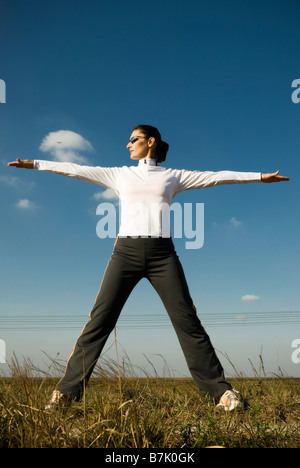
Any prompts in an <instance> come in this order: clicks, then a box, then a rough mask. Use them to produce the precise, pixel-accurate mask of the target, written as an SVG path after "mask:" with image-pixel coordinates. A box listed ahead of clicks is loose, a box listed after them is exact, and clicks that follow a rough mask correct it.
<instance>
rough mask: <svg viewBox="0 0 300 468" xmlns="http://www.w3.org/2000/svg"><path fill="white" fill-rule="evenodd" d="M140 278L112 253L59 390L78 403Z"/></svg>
mask: <svg viewBox="0 0 300 468" xmlns="http://www.w3.org/2000/svg"><path fill="white" fill-rule="evenodd" d="M139 279H140V274H139V272H138V271H137V269H135V268H134V266H132V265H131V264H129V262H128V260H127V259H126V258H124V257H123V256H121V255H120V254H119V253H117V252H114V253H113V255H112V257H111V259H110V261H109V263H108V265H107V268H106V270H105V274H104V277H103V280H102V283H101V286H100V290H99V293H98V295H97V298H96V301H95V304H94V307H93V309H92V310H91V313H90V317H89V321H88V323H87V324H86V326H85V327H84V328H83V330H82V332H81V334H80V336H79V338H78V340H77V341H76V344H75V347H74V349H73V352H72V354H71V356H70V358H69V360H68V363H67V366H66V370H65V374H64V376H63V378H62V380H61V381H60V382H59V384H58V387H57V388H58V390H59V391H60V392H61V393H63V394H64V395H68V396H70V398H73V399H77V400H79V399H80V398H81V396H82V392H83V388H84V385H86V384H87V382H88V380H89V378H90V376H91V374H92V372H93V369H94V367H95V365H96V363H97V360H98V358H99V356H100V353H101V351H102V349H103V347H104V345H105V343H106V341H107V338H108V337H109V335H110V333H111V332H112V330H113V329H114V327H115V324H116V322H117V319H118V317H119V314H120V312H121V310H122V307H123V305H124V304H125V302H126V299H127V298H128V296H129V294H130V293H131V291H132V289H133V288H134V286H135V285H136V284H137V282H138V281H139Z"/></svg>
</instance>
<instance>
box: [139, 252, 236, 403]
mask: <svg viewBox="0 0 300 468" xmlns="http://www.w3.org/2000/svg"><path fill="white" fill-rule="evenodd" d="M159 263H160V264H159V266H158V264H157V263H156V264H155V262H154V263H153V264H152V267H151V268H149V269H148V275H149V280H150V282H151V284H152V285H153V286H154V288H155V289H156V291H157V292H158V294H159V296H160V297H161V299H162V301H163V303H164V305H165V308H166V310H167V312H168V314H169V316H170V319H171V321H172V324H173V326H174V328H175V331H176V334H177V336H178V339H179V342H180V345H181V348H182V350H183V353H184V356H185V359H186V362H187V365H188V367H189V370H190V372H191V375H192V377H193V379H194V381H195V383H196V385H197V386H198V389H199V391H200V393H201V394H202V395H203V396H206V395H208V396H209V397H211V398H213V399H217V398H218V397H220V396H221V395H222V394H223V393H224V392H225V391H226V390H228V389H231V388H232V387H231V385H230V384H229V383H228V382H226V381H225V377H224V371H223V368H222V365H221V363H220V361H219V359H218V357H217V355H216V352H215V350H214V348H213V346H212V343H211V341H210V338H209V336H208V335H207V333H206V331H205V329H204V327H203V326H202V324H201V322H200V320H199V318H198V316H197V313H196V309H195V307H194V304H193V301H192V299H191V296H190V293H189V289H188V285H187V282H186V278H185V275H184V271H183V268H182V265H181V263H180V261H179V259H178V257H177V255H176V253H175V252H174V253H173V254H170V255H169V256H168V257H167V258H164V259H163V260H161V261H160V262H159Z"/></svg>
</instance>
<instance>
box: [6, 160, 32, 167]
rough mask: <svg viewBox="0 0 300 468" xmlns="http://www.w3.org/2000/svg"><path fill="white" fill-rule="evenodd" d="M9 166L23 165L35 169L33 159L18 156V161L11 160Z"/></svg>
mask: <svg viewBox="0 0 300 468" xmlns="http://www.w3.org/2000/svg"><path fill="white" fill-rule="evenodd" d="M7 165H8V166H13V167H23V168H25V169H34V167H33V159H19V158H17V160H16V161H12V162H9V163H8V164H7Z"/></svg>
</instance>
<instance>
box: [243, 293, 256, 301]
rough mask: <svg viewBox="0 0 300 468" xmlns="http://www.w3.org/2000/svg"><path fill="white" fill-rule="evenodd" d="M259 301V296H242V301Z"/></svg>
mask: <svg viewBox="0 0 300 468" xmlns="http://www.w3.org/2000/svg"><path fill="white" fill-rule="evenodd" d="M259 299H260V297H259V296H254V295H253V294H245V296H242V301H258V300H259Z"/></svg>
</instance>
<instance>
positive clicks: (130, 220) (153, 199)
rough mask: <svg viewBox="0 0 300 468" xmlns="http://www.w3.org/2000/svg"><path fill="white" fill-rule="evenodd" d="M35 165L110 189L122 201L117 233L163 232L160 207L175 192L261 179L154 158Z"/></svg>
mask: <svg viewBox="0 0 300 468" xmlns="http://www.w3.org/2000/svg"><path fill="white" fill-rule="evenodd" d="M34 168H35V169H37V170H40V171H49V172H53V173H55V174H60V175H63V176H67V177H73V178H76V179H79V180H84V181H86V182H90V183H93V184H98V185H101V186H103V187H106V188H109V189H111V190H113V191H115V192H116V193H117V195H118V196H119V198H120V204H121V224H120V229H119V236H133V237H134V236H151V237H157V236H161V235H162V210H163V212H164V214H166V211H168V210H170V206H171V202H172V200H173V198H174V197H175V195H177V194H178V193H180V192H182V191H184V190H192V189H201V188H206V187H213V186H216V185H224V184H243V183H244V184H245V183H254V182H260V181H261V173H257V172H232V171H220V172H210V171H205V172H200V171H187V170H184V169H170V168H167V167H162V166H159V165H156V161H155V160H154V159H149V158H147V159H141V160H139V163H138V165H137V166H122V167H99V166H96V167H91V166H82V165H78V164H73V163H64V162H54V161H43V160H35V161H34Z"/></svg>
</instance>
